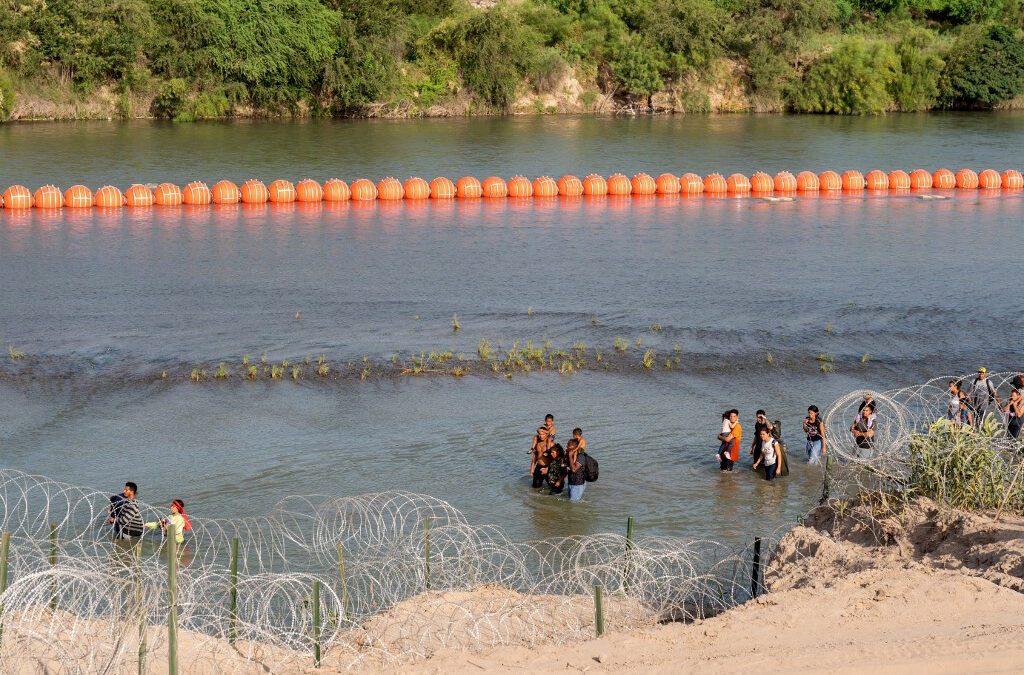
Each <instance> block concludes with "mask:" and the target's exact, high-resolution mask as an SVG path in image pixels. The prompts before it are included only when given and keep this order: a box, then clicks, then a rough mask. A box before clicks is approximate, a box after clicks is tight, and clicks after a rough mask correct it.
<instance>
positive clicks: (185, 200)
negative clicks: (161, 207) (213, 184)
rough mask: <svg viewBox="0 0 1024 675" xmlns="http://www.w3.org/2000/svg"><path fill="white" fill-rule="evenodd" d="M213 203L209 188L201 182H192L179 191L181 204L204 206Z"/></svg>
mask: <svg viewBox="0 0 1024 675" xmlns="http://www.w3.org/2000/svg"><path fill="white" fill-rule="evenodd" d="M212 201H213V195H212V194H210V188H209V187H208V186H207V185H206V183H204V182H203V181H201V180H194V181H192V182H191V183H189V184H188V185H186V186H185V187H184V188H182V190H181V202H182V204H188V205H189V206H206V205H207V204H209V203H210V202H212Z"/></svg>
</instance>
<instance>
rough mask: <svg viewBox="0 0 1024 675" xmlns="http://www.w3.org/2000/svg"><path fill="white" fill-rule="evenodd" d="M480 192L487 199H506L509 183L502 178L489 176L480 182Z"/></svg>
mask: <svg viewBox="0 0 1024 675" xmlns="http://www.w3.org/2000/svg"><path fill="white" fill-rule="evenodd" d="M480 192H481V194H482V195H483V196H484V197H486V198H487V199H504V198H505V197H508V185H507V184H506V183H505V181H504V179H502V178H499V177H497V176H488V177H487V178H484V180H483V182H482V183H480Z"/></svg>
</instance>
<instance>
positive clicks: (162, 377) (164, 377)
mask: <svg viewBox="0 0 1024 675" xmlns="http://www.w3.org/2000/svg"><path fill="white" fill-rule="evenodd" d="M160 379H161V380H166V379H167V371H166V370H165V371H164V372H162V373H160Z"/></svg>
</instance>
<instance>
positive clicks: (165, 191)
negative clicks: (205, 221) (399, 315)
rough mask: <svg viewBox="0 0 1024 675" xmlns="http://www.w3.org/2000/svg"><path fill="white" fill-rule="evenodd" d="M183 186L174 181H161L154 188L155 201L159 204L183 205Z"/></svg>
mask: <svg viewBox="0 0 1024 675" xmlns="http://www.w3.org/2000/svg"><path fill="white" fill-rule="evenodd" d="M181 201H182V196H181V188H180V187H178V186H177V185H175V184H174V183H161V184H160V185H158V186H157V188H156V189H155V190H153V203H154V204H156V205H157V206H181Z"/></svg>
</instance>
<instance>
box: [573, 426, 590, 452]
mask: <svg viewBox="0 0 1024 675" xmlns="http://www.w3.org/2000/svg"><path fill="white" fill-rule="evenodd" d="M572 437H573V440H575V441H576V446H577V447H578V448H579V451H580V452H586V451H587V441H586V439H585V438H583V429H580V428H579V427H576V428H575V429H573V430H572Z"/></svg>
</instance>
